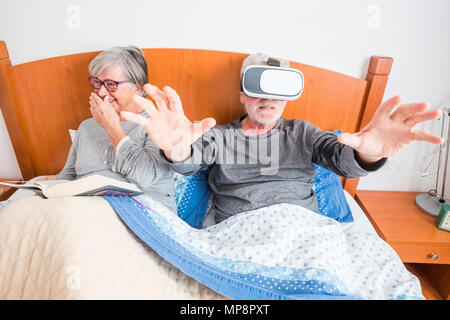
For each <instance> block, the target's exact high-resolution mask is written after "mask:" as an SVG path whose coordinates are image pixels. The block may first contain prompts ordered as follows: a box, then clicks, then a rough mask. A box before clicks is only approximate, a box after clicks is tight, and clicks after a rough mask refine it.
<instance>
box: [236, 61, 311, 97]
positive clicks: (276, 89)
mask: <svg viewBox="0 0 450 320" xmlns="http://www.w3.org/2000/svg"><path fill="white" fill-rule="evenodd" d="M303 84H304V78H303V74H302V73H301V72H300V71H299V70H297V69H292V68H281V67H280V62H279V61H277V60H275V59H272V58H269V60H267V66H264V65H250V66H248V67H247V68H245V70H244V73H243V74H242V80H241V91H242V92H244V93H245V95H247V96H249V97H252V98H263V99H275V100H295V99H297V98H298V97H300V95H301V94H302V91H303Z"/></svg>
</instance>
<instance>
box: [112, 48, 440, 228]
mask: <svg viewBox="0 0 450 320" xmlns="http://www.w3.org/2000/svg"><path fill="white" fill-rule="evenodd" d="M241 77H242V79H241V86H242V87H241V93H240V100H241V103H242V104H243V106H244V109H245V114H244V115H243V116H241V117H240V118H239V119H237V120H235V121H232V122H230V123H227V124H224V125H215V124H216V121H215V120H214V119H213V118H206V119H203V120H202V121H200V122H197V123H193V122H191V121H190V120H189V119H187V118H186V116H185V115H184V112H183V107H182V103H181V100H180V97H179V96H178V94H177V93H176V92H175V91H174V90H173V89H172V88H170V87H168V86H166V87H164V88H163V89H162V90H160V89H158V88H157V87H155V86H152V85H150V84H147V85H145V87H144V90H145V91H146V92H147V94H149V95H150V96H151V97H152V99H153V100H154V101H155V103H156V105H157V108H156V107H155V105H154V104H153V103H152V102H151V101H150V100H148V99H145V98H143V97H138V96H136V97H135V101H136V103H137V104H139V105H140V106H141V107H142V108H143V109H145V110H146V111H147V113H148V118H144V117H142V116H139V115H136V114H133V113H130V112H122V113H121V115H122V117H123V118H125V119H127V120H130V121H134V122H136V123H138V124H140V125H141V126H143V127H144V128H145V129H146V131H147V132H148V135H149V137H150V138H151V139H152V140H153V141H154V143H155V144H156V145H157V146H158V147H159V148H160V149H161V156H162V158H165V159H164V160H165V161H166V162H167V163H170V165H171V166H172V168H173V169H174V170H175V171H177V172H179V173H181V174H184V175H192V174H195V173H196V172H198V171H200V170H203V169H205V168H207V167H211V171H210V173H209V180H208V181H209V185H210V186H211V189H212V191H213V193H214V197H213V203H212V207H211V210H213V213H214V214H215V219H216V222H221V221H223V220H225V219H226V218H228V217H230V216H232V215H235V214H237V213H239V212H244V211H248V210H253V209H257V208H261V207H265V206H269V205H272V204H276V203H291V204H297V205H300V206H303V207H306V208H308V209H310V210H313V211H316V212H317V211H318V201H317V197H316V195H315V193H314V191H313V190H312V187H313V179H314V175H315V168H314V166H313V163H316V164H318V165H321V166H323V167H325V168H327V169H329V170H331V171H333V172H335V173H337V174H338V175H341V176H344V177H360V176H364V175H367V173H368V172H370V171H374V170H377V169H379V168H380V167H381V166H383V164H384V163H385V162H386V159H387V157H389V156H392V155H394V154H396V153H397V152H399V151H400V150H401V149H403V148H404V147H405V146H406V145H408V144H409V143H411V142H412V141H415V140H417V141H427V142H430V143H435V144H438V143H442V142H443V141H442V140H443V139H441V138H440V137H436V136H433V135H431V134H430V133H428V132H425V131H413V130H412V128H413V127H414V126H415V125H416V124H418V123H420V122H423V121H426V120H432V119H436V118H438V117H440V116H441V112H440V110H434V111H427V109H428V108H429V107H430V105H429V104H428V103H412V104H403V105H400V106H399V107H398V108H397V109H396V110H395V111H394V112H392V110H393V109H394V108H395V107H396V106H398V105H399V104H400V97H399V96H395V97H393V98H390V99H388V100H387V101H385V102H384V103H383V104H382V105H381V106H380V107H379V108H378V110H377V111H376V113H375V115H374V117H373V118H372V120H371V121H370V123H369V124H368V125H367V126H366V127H365V128H364V129H363V130H361V131H360V132H357V133H354V134H350V133H342V134H341V135H339V136H338V137H337V136H336V135H335V134H333V133H332V132H328V131H323V130H321V129H319V128H318V127H316V126H314V125H313V124H311V123H309V122H307V121H304V120H288V119H284V118H281V114H282V113H283V111H284V108H285V106H286V103H287V101H288V100H294V99H297V98H298V97H299V96H300V94H301V92H302V89H303V75H302V74H301V72H300V71H298V70H296V69H291V68H289V62H287V61H277V60H274V59H271V58H269V57H268V56H265V55H261V54H254V55H250V56H248V57H247V58H246V59H245V60H244V62H243V65H242V69H241ZM213 127H214V128H213ZM211 128H212V129H211ZM210 129H211V130H210ZM271 161H272V162H276V165H273V163H270V162H271Z"/></svg>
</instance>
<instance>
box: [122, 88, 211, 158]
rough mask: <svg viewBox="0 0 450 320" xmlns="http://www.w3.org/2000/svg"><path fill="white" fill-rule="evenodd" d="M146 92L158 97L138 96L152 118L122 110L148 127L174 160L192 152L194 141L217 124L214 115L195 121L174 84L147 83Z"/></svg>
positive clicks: (138, 100) (129, 118)
mask: <svg viewBox="0 0 450 320" xmlns="http://www.w3.org/2000/svg"><path fill="white" fill-rule="evenodd" d="M144 90H145V92H146V93H147V94H148V95H149V96H150V97H151V98H152V99H153V100H154V101H155V103H156V106H155V105H154V104H153V102H152V101H150V100H149V99H146V98H143V97H140V96H135V102H136V103H137V104H138V105H139V106H140V107H142V108H143V109H144V110H145V111H147V114H148V118H145V117H143V116H141V115H138V114H135V113H132V112H127V111H122V112H121V113H120V115H121V116H122V117H123V118H124V119H126V120H129V121H133V122H135V123H137V124H139V125H141V126H143V127H144V128H145V130H146V131H147V133H148V135H149V137H150V138H151V139H152V140H153V142H154V143H155V144H156V145H157V146H158V148H160V149H161V150H163V151H164V154H165V155H166V157H167V158H168V159H169V160H171V161H173V162H181V161H183V160H185V159H187V158H189V157H190V156H191V145H192V143H194V141H195V140H197V139H198V138H199V137H201V136H202V135H203V134H204V133H205V132H206V131H208V130H209V129H211V128H212V127H213V126H214V125H215V124H216V120H215V119H214V118H206V119H203V120H201V121H199V122H195V123H193V122H192V121H190V120H189V119H188V118H187V117H186V116H185V115H184V111H183V105H182V103H181V99H180V97H179V96H178V94H177V93H176V92H175V90H173V89H172V88H171V87H168V86H165V87H164V88H163V89H162V90H160V89H159V88H157V87H155V86H152V85H151V84H146V85H145V86H144Z"/></svg>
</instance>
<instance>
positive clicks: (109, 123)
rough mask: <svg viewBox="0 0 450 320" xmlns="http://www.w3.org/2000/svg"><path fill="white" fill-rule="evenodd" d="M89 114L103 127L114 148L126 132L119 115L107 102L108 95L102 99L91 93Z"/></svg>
mask: <svg viewBox="0 0 450 320" xmlns="http://www.w3.org/2000/svg"><path fill="white" fill-rule="evenodd" d="M89 104H90V105H91V108H90V110H91V114H92V116H93V117H94V119H95V121H96V122H97V123H98V124H99V125H100V126H101V127H102V128H103V129H105V131H106V133H107V134H108V136H109V138H110V140H111V143H112V145H113V146H114V148H116V146H117V145H118V143H119V142H120V140H122V139H123V138H124V137H125V136H126V133H125V131H124V130H123V128H122V127H121V125H120V116H119V115H118V114H117V111H116V110H115V109H114V108H113V106H112V105H111V103H109V100H108V96H105V98H104V99H103V100H102V99H101V98H100V97H99V96H98V95H97V94H95V93H92V94H91V97H90V99H89Z"/></svg>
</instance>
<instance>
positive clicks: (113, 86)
mask: <svg viewBox="0 0 450 320" xmlns="http://www.w3.org/2000/svg"><path fill="white" fill-rule="evenodd" d="M88 79H89V83H90V84H91V86H92V88H94V89H100V88H101V87H102V85H104V86H105V88H106V90H108V91H109V92H115V91H117V86H118V85H119V84H122V83H127V82H129V81H114V80H109V79H106V80H105V81H101V80H100V79H98V78H96V77H89V78H88Z"/></svg>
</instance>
